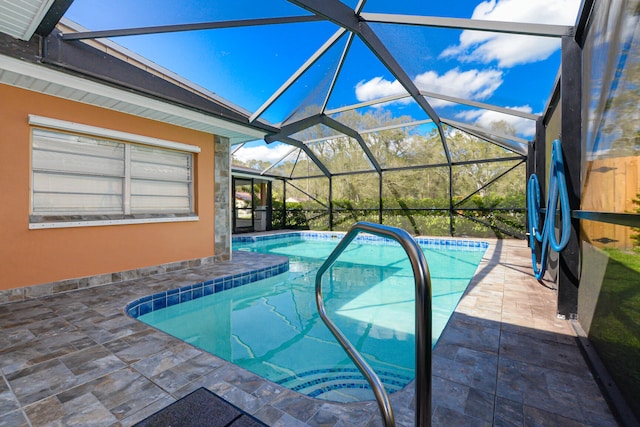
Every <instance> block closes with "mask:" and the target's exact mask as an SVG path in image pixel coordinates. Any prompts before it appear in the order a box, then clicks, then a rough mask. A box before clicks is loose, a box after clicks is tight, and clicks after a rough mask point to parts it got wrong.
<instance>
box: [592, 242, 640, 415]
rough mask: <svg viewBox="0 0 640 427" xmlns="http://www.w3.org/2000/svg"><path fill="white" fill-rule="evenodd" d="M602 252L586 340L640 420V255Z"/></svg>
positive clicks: (619, 251) (607, 250)
mask: <svg viewBox="0 0 640 427" xmlns="http://www.w3.org/2000/svg"><path fill="white" fill-rule="evenodd" d="M604 252H605V253H606V254H607V255H608V256H609V262H608V264H607V269H606V271H605V275H604V279H603V282H602V288H601V290H600V296H599V298H598V303H597V306H596V311H595V314H594V318H593V323H592V324H591V330H590V332H589V338H590V340H591V341H592V343H593V344H594V346H595V348H596V349H597V350H598V353H599V355H600V357H601V358H602V360H603V362H604V363H605V364H606V365H607V366H608V368H609V372H610V373H611V375H612V377H613V378H614V380H615V381H616V384H617V385H618V387H619V388H620V390H621V392H622V393H623V395H624V396H625V397H626V398H627V401H628V403H629V406H630V407H631V408H632V409H633V411H634V412H635V413H636V416H638V417H640V254H639V253H634V252H624V251H621V250H618V249H605V250H604Z"/></svg>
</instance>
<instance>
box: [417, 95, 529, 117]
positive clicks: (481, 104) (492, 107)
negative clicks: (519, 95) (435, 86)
mask: <svg viewBox="0 0 640 427" xmlns="http://www.w3.org/2000/svg"><path fill="white" fill-rule="evenodd" d="M420 93H421V94H422V96H428V97H430V98H437V99H441V100H443V101H449V102H453V103H456V104H462V105H468V106H470V107H476V108H481V109H483V110H491V111H495V112H498V113H502V114H507V115H509V116H516V117H521V118H523V119H529V120H537V119H538V117H539V115H538V114H531V113H527V112H525V111H520V110H516V109H513V108H506V107H499V106H497V105H493V104H487V103H484V102H478V101H473V100H470V99H464V98H458V97H455V96H449V95H442V94H440V93H435V92H428V91H426V90H421V91H420Z"/></svg>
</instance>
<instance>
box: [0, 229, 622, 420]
mask: <svg viewBox="0 0 640 427" xmlns="http://www.w3.org/2000/svg"><path fill="white" fill-rule="evenodd" d="M529 260H530V258H529V252H528V250H527V249H526V244H525V242H522V241H514V240H502V241H493V242H492V245H491V247H490V248H489V250H488V251H487V253H486V254H485V256H484V258H483V261H482V263H481V264H480V266H479V268H478V270H477V273H476V275H475V276H474V278H473V279H472V282H471V284H470V286H469V288H468V290H467V292H466V293H465V296H464V297H463V299H462V300H461V302H460V304H459V305H458V308H457V309H456V312H455V313H454V315H453V316H452V318H451V320H450V322H449V324H448V325H447V327H446V328H445V330H444V332H443V334H442V336H441V338H440V340H439V342H438V344H437V345H436V347H435V349H434V355H433V399H432V414H433V416H432V420H433V425H436V426H462V425H474V426H475V425H477V426H485V425H486V426H490V425H496V426H507V425H508V426H525V425H563V426H564V425H567V426H615V425H616V422H615V420H614V418H613V417H612V415H611V413H610V411H609V409H608V407H607V405H606V403H605V401H604V399H603V397H602V395H601V393H600V391H599V389H598V387H597V386H596V383H595V381H594V379H593V377H592V376H591V373H590V372H589V370H588V368H587V365H586V363H585V362H584V360H583V358H582V356H581V353H580V351H579V350H578V347H577V343H576V338H575V334H574V332H573V329H572V328H571V325H570V324H569V323H568V322H567V321H564V320H559V319H557V318H556V316H555V291H554V289H553V288H552V286H549V284H547V285H546V286H543V285H542V284H540V283H538V282H537V281H536V280H535V279H534V278H533V277H532V275H531V268H530V266H529V264H528V263H529ZM281 261H282V258H280V257H275V256H265V255H260V254H254V253H234V257H233V261H221V262H217V263H215V264H212V265H206V266H201V267H195V268H191V269H188V270H183V271H179V272H173V273H164V274H161V275H156V276H146V277H140V278H136V279H135V280H129V281H124V282H120V283H116V284H108V285H104V286H99V287H94V288H88V289H83V290H78V291H73V292H68V293H64V294H56V295H54V296H49V297H44V298H40V299H34V300H27V301H22V302H15V303H9V304H4V305H2V306H0V374H1V377H0V427H2V426H20V425H25V426H27V425H32V426H40V425H52V424H57V425H69V426H72V425H78V426H80V425H87V424H91V425H105V426H109V425H115V426H131V425H133V424H135V423H137V422H139V421H141V420H143V419H144V418H146V417H147V416H149V415H151V414H153V413H155V412H156V411H158V410H159V409H162V408H164V407H166V406H168V405H170V404H171V403H173V402H175V401H176V400H178V399H180V398H181V397H183V396H186V395H187V394H189V393H191V392H192V391H194V390H196V389H197V388H199V387H206V388H208V389H209V390H211V391H213V392H215V393H217V394H218V395H219V396H221V397H223V398H225V399H226V400H227V401H229V402H231V403H233V404H234V405H236V406H238V407H239V408H241V409H243V410H244V411H246V412H248V413H250V414H252V415H253V416H255V417H256V418H258V419H260V420H261V421H263V422H264V423H266V424H267V425H271V426H379V425H381V419H380V417H379V415H378V413H377V405H376V404H375V403H373V402H359V403H352V404H339V403H333V402H327V401H322V400H316V399H312V398H310V397H307V396H303V395H300V394H298V393H295V392H292V391H290V390H288V389H285V388H283V387H280V386H278V385H276V384H273V383H271V382H269V381H266V380H263V379H262V378H260V377H258V376H256V375H254V374H252V373H250V372H248V371H245V370H243V369H241V368H239V367H237V366H235V365H233V364H230V363H228V362H226V361H224V360H222V359H220V358H218V357H216V356H213V355H211V354H208V353H206V352H204V351H201V350H199V349H197V348H194V347H192V346H190V345H188V344H186V343H183V342H182V341H180V340H177V339H175V338H173V337H170V336H168V335H166V334H165V333H163V332H160V331H158V330H156V329H154V328H151V327H149V326H147V325H145V324H143V323H141V322H138V321H137V320H135V319H132V318H130V317H129V316H127V315H126V314H125V313H124V307H125V305H126V304H127V303H128V302H130V301H133V300H135V299H137V298H140V297H142V296H145V295H150V294H154V293H157V292H160V291H163V290H168V289H174V288H178V287H180V286H184V285H188V284H192V283H197V282H201V281H204V280H210V279H212V278H214V277H219V276H222V275H228V274H233V273H237V272H240V271H249V270H252V269H256V268H261V267H265V266H269V265H274V264H276V263H278V262H281ZM413 396H414V391H413V384H410V385H409V386H407V387H406V388H405V389H404V390H402V391H400V392H397V393H394V394H393V395H392V396H391V400H392V404H393V408H394V411H395V414H396V421H397V425H398V426H410V425H413V410H414V409H413V408H414V407H415V403H414V399H413Z"/></svg>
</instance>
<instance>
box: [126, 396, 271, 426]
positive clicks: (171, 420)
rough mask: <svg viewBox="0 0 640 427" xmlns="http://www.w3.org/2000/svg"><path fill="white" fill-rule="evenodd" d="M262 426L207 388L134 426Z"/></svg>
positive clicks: (259, 422) (262, 424)
mask: <svg viewBox="0 0 640 427" xmlns="http://www.w3.org/2000/svg"><path fill="white" fill-rule="evenodd" d="M151 426H153V427H169V426H174V427H261V426H266V424H264V423H262V422H261V421H258V420H257V419H256V418H254V417H252V416H251V415H249V414H247V413H246V412H244V411H243V410H241V409H240V408H237V407H236V406H234V405H232V404H231V403H229V402H227V401H226V400H224V399H222V398H221V397H219V396H218V395H216V394H215V393H213V392H211V391H209V390H207V389H206V388H199V389H197V390H196V391H194V392H193V393H191V394H189V395H187V396H185V397H183V398H182V399H180V400H178V401H176V402H173V403H172V404H171V405H169V406H167V407H165V408H163V409H161V410H159V411H158V412H156V413H155V414H153V415H151V416H150V417H148V418H146V419H144V420H142V421H140V422H139V423H138V424H136V425H135V426H134V427H151Z"/></svg>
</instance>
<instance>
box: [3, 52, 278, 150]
mask: <svg viewBox="0 0 640 427" xmlns="http://www.w3.org/2000/svg"><path fill="white" fill-rule="evenodd" d="M2 70H6V71H9V72H13V73H16V74H19V75H22V76H25V77H27V78H28V79H34V80H39V81H42V82H45V83H53V84H57V85H60V86H64V87H67V88H69V89H72V90H80V91H84V92H86V93H88V94H93V95H97V96H103V97H106V98H110V99H113V100H114V101H117V102H122V103H125V104H127V105H135V106H139V107H141V108H145V109H151V110H154V111H158V112H162V113H165V114H168V115H169V116H173V117H180V118H183V119H188V120H193V121H195V122H198V123H203V124H206V125H209V126H214V127H218V128H221V129H225V130H228V131H230V132H234V133H239V134H244V135H246V136H247V140H248V141H250V140H254V139H261V138H264V136H265V135H266V133H265V132H264V131H260V130H259V129H253V128H250V127H245V126H242V125H240V124H236V123H231V122H227V121H225V120H221V119H218V118H216V117H212V116H210V115H207V114H204V113H200V112H197V111H193V110H190V109H187V108H183V107H179V106H176V105H172V104H169V103H165V102H162V101H158V100H155V99H151V98H147V97H145V96H142V95H138V94H135V93H131V92H127V91H125V90H122V89H117V88H114V87H112V86H107V85H104V84H101V83H96V82H93V81H90V80H86V79H83V78H80V77H76V76H72V75H70V74H66V73H62V72H60V71H56V70H52V69H50V68H46V67H44V66H41V65H36V64H32V63H29V62H25V61H21V60H18V59H15V58H11V57H7V56H4V55H0V71H2ZM21 87H22V86H21ZM24 88H25V89H29V90H33V89H30V88H29V87H24ZM42 93H47V92H42ZM53 96H55V95H53ZM95 105H97V106H99V107H101V108H107V107H104V106H102V105H99V104H95ZM112 109H113V108H112ZM114 110H116V111H119V110H117V109H114ZM167 123H171V122H167ZM171 124H174V123H171ZM174 125H175V124H174ZM220 136H225V135H220Z"/></svg>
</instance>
